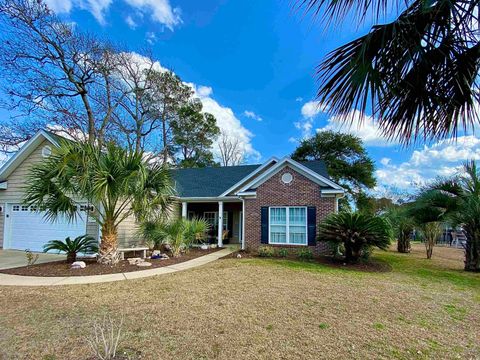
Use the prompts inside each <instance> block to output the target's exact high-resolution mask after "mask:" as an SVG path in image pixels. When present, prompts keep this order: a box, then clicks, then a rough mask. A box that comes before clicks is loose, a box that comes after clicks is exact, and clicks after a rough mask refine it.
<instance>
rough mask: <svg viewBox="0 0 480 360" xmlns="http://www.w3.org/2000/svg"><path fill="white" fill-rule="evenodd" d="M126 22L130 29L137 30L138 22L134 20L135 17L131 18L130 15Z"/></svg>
mask: <svg viewBox="0 0 480 360" xmlns="http://www.w3.org/2000/svg"><path fill="white" fill-rule="evenodd" d="M125 22H126V23H127V25H128V27H129V28H130V29H132V30H135V29H136V28H137V26H138V24H137V23H136V21H135V20H134V19H133V17H131V16H130V15H128V16H127V17H126V18H125Z"/></svg>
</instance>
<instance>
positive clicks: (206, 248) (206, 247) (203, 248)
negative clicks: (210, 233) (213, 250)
mask: <svg viewBox="0 0 480 360" xmlns="http://www.w3.org/2000/svg"><path fill="white" fill-rule="evenodd" d="M200 249H202V250H208V245H207V244H202V245H201V246H200Z"/></svg>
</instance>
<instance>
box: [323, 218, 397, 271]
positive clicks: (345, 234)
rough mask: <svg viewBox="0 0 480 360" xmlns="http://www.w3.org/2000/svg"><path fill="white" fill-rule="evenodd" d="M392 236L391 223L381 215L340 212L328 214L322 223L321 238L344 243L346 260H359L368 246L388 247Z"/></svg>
mask: <svg viewBox="0 0 480 360" xmlns="http://www.w3.org/2000/svg"><path fill="white" fill-rule="evenodd" d="M391 236H392V235H391V228H390V224H389V223H388V222H387V221H386V220H385V219H383V218H381V217H378V216H372V215H367V214H363V213H358V212H355V213H351V212H340V213H338V214H331V215H329V216H327V218H326V219H325V220H324V222H323V223H322V224H321V225H320V233H319V240H320V241H328V242H333V243H343V245H344V247H345V260H346V261H347V262H351V261H356V260H358V258H359V257H360V256H361V255H362V251H364V250H367V248H368V247H371V246H375V247H378V248H380V249H384V250H385V249H387V248H388V246H389V245H390V239H391Z"/></svg>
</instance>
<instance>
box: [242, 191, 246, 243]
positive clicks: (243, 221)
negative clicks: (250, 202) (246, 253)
mask: <svg viewBox="0 0 480 360" xmlns="http://www.w3.org/2000/svg"><path fill="white" fill-rule="evenodd" d="M242 250H245V199H243V198H242Z"/></svg>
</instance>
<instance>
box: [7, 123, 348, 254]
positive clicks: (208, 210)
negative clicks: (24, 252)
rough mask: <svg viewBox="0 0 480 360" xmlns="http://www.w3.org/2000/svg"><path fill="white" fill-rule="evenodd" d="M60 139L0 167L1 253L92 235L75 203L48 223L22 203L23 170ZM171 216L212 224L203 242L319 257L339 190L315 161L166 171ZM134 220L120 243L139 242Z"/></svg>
mask: <svg viewBox="0 0 480 360" xmlns="http://www.w3.org/2000/svg"><path fill="white" fill-rule="evenodd" d="M60 140H61V138H60V137H58V136H57V135H54V134H52V133H50V132H47V131H43V130H41V131H39V132H38V133H37V134H36V135H35V136H34V137H32V138H31V139H30V140H29V141H28V142H27V143H26V144H25V145H24V146H22V148H21V149H20V150H19V151H18V152H17V153H16V154H15V155H13V156H12V157H11V158H10V159H9V160H8V161H7V162H6V163H5V164H4V166H3V167H2V168H1V169H0V248H5V249H27V248H28V249H30V250H32V251H41V250H42V248H43V245H44V244H45V243H46V242H48V241H50V240H52V239H64V238H65V237H67V236H70V237H73V236H78V235H83V234H89V235H92V236H94V237H96V238H97V239H98V238H99V227H98V225H97V223H96V222H95V220H94V219H92V218H91V217H89V216H88V204H86V203H85V204H82V202H81V201H80V202H79V203H80V206H79V216H78V217H77V219H76V220H75V222H74V223H72V222H71V221H69V220H68V219H66V218H65V219H62V218H59V219H57V220H56V221H55V222H54V223H51V222H48V221H46V220H45V218H44V214H43V213H42V212H41V211H39V210H38V209H34V208H32V207H28V206H26V205H25V204H23V194H24V187H25V180H26V178H27V176H28V172H29V169H30V167H31V166H32V165H33V164H35V163H36V162H39V161H42V160H43V159H45V158H47V157H48V156H49V155H50V153H51V151H52V147H55V146H58V145H59V141H60ZM171 174H172V179H173V182H174V187H175V189H176V193H177V194H176V199H177V201H178V203H179V209H178V216H183V217H185V218H193V217H201V218H205V219H206V220H207V221H208V222H209V223H210V225H211V231H210V233H209V234H208V240H209V241H210V242H214V243H218V245H219V246H223V245H224V244H226V243H237V244H239V245H240V246H241V247H242V248H243V249H247V250H256V249H258V247H259V246H261V245H262V244H269V245H272V246H283V247H306V246H309V247H311V249H312V250H314V252H316V253H319V252H321V251H322V250H323V249H322V244H317V242H316V237H317V236H316V233H317V228H318V224H319V223H320V222H321V221H322V219H324V218H325V216H326V215H327V214H329V213H331V212H334V211H337V208H338V199H339V198H341V197H342V196H344V189H343V188H341V187H340V186H339V185H337V184H335V183H334V182H332V181H331V180H330V179H329V178H328V174H327V171H326V168H325V165H324V163H323V162H321V161H307V162H296V161H294V160H292V159H290V158H288V157H285V158H283V159H277V158H271V159H269V160H268V161H266V162H265V163H264V164H260V165H241V166H228V167H210V168H195V169H193V168H192V169H174V170H172V171H171ZM136 229H137V224H136V223H135V219H134V218H133V217H132V218H127V219H126V220H125V221H124V222H123V223H121V224H120V226H119V229H118V235H119V245H120V246H121V247H129V246H130V245H137V244H138V243H139V242H141V239H139V238H138V235H137V233H136Z"/></svg>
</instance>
